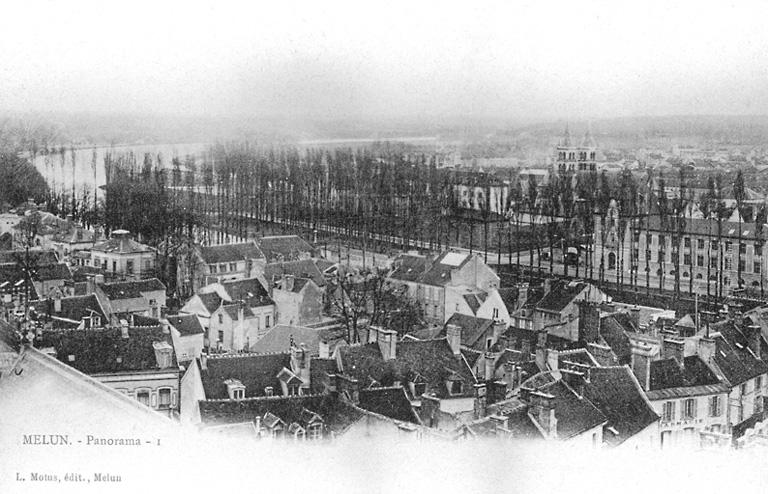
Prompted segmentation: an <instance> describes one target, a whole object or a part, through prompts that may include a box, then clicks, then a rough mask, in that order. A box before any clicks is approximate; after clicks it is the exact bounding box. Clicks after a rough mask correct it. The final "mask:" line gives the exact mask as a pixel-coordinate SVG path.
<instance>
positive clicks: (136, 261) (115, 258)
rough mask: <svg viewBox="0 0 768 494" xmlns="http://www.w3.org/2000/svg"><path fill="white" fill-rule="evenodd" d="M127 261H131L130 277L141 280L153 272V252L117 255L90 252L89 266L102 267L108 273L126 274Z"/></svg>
mask: <svg viewBox="0 0 768 494" xmlns="http://www.w3.org/2000/svg"><path fill="white" fill-rule="evenodd" d="M128 261H133V272H132V273H131V276H134V277H136V278H141V277H143V276H145V275H149V274H152V273H153V272H154V268H155V253H154V252H137V253H130V254H117V253H110V252H101V251H91V265H92V266H96V267H102V268H103V269H104V270H105V271H108V272H110V273H119V274H128V273H127V266H128ZM105 263H106V264H105ZM104 266H106V267H104Z"/></svg>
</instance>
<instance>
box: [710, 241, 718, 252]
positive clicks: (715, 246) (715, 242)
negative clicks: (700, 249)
mask: <svg viewBox="0 0 768 494" xmlns="http://www.w3.org/2000/svg"><path fill="white" fill-rule="evenodd" d="M710 246H711V248H712V250H717V247H718V245H717V240H712V241H711V242H710Z"/></svg>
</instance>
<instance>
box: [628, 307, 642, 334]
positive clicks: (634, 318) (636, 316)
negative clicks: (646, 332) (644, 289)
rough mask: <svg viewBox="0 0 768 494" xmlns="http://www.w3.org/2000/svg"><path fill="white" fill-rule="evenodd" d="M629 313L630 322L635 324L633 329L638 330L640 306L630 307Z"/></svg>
mask: <svg viewBox="0 0 768 494" xmlns="http://www.w3.org/2000/svg"><path fill="white" fill-rule="evenodd" d="M629 313H630V314H631V315H632V322H633V323H634V324H635V329H636V330H637V331H638V332H639V331H640V307H638V306H634V307H632V308H631V309H630V311H629Z"/></svg>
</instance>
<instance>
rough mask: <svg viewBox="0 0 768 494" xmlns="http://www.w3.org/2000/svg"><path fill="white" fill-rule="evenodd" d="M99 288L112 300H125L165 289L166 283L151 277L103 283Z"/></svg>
mask: <svg viewBox="0 0 768 494" xmlns="http://www.w3.org/2000/svg"><path fill="white" fill-rule="evenodd" d="M99 288H101V290H103V291H104V294H105V295H106V296H107V298H108V299H110V300H125V299H129V298H141V297H142V292H154V291H160V290H162V291H165V285H164V284H163V283H162V282H161V281H160V280H158V279H157V278H149V279H146V280H138V281H119V282H116V283H102V284H100V285H99Z"/></svg>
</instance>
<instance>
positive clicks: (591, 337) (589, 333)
mask: <svg viewBox="0 0 768 494" xmlns="http://www.w3.org/2000/svg"><path fill="white" fill-rule="evenodd" d="M577 303H578V305H579V323H578V324H579V326H578V329H579V341H580V342H582V343H596V342H597V340H598V339H599V336H600V310H599V309H598V308H597V304H596V303H594V302H589V301H586V300H582V301H580V302H577Z"/></svg>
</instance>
